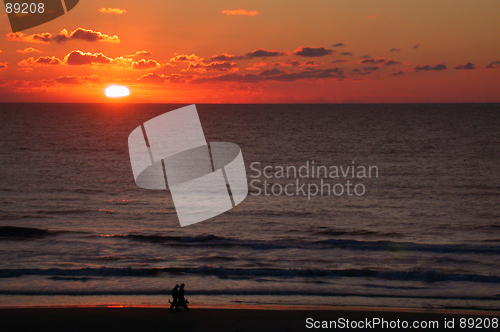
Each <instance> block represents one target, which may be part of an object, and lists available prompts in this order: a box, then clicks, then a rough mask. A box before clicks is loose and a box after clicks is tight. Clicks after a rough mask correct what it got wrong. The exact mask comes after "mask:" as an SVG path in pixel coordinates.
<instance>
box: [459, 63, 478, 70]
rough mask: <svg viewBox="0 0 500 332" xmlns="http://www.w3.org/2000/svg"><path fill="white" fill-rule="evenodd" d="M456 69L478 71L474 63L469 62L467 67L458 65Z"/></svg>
mask: <svg viewBox="0 0 500 332" xmlns="http://www.w3.org/2000/svg"><path fill="white" fill-rule="evenodd" d="M455 69H464V70H474V69H477V68H476V67H475V66H474V64H473V63H472V62H467V63H466V64H465V65H462V64H460V65H458V66H456V67H455Z"/></svg>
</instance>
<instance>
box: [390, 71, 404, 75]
mask: <svg viewBox="0 0 500 332" xmlns="http://www.w3.org/2000/svg"><path fill="white" fill-rule="evenodd" d="M392 75H394V76H398V75H404V71H402V70H400V71H398V72H397V73H392Z"/></svg>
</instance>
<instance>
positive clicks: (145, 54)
mask: <svg viewBox="0 0 500 332" xmlns="http://www.w3.org/2000/svg"><path fill="white" fill-rule="evenodd" d="M151 55H153V53H151V52H147V51H137V52H135V53H134V54H127V55H124V56H123V57H124V58H135V57H139V56H151Z"/></svg>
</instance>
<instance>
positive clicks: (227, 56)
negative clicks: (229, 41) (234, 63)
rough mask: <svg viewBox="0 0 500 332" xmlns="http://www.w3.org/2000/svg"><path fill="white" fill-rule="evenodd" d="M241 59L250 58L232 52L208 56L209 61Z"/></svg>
mask: <svg viewBox="0 0 500 332" xmlns="http://www.w3.org/2000/svg"><path fill="white" fill-rule="evenodd" d="M254 52H255V51H254ZM243 59H250V57H249V56H246V55H232V54H227V53H222V54H221V55H213V56H212V57H211V58H210V60H211V61H228V60H243Z"/></svg>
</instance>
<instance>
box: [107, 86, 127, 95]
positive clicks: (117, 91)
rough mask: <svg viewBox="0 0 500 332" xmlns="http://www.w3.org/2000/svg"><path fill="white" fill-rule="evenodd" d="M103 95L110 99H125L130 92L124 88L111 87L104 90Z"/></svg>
mask: <svg viewBox="0 0 500 332" xmlns="http://www.w3.org/2000/svg"><path fill="white" fill-rule="evenodd" d="M104 94H106V96H107V97H110V98H117V97H126V96H128V95H130V90H129V89H128V88H127V87H126V86H121V85H111V86H109V87H107V88H106V91H105V92H104Z"/></svg>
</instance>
